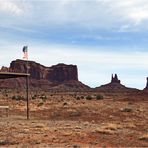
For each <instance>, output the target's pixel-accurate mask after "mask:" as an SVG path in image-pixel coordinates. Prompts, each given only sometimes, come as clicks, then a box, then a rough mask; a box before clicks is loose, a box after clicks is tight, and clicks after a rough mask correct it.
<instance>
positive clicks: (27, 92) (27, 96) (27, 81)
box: [26, 59, 29, 119]
mask: <svg viewBox="0 0 148 148" xmlns="http://www.w3.org/2000/svg"><path fill="white" fill-rule="evenodd" d="M26 62H27V63H26V68H27V69H26V73H27V76H26V100H27V119H29V75H28V59H27V61H26Z"/></svg>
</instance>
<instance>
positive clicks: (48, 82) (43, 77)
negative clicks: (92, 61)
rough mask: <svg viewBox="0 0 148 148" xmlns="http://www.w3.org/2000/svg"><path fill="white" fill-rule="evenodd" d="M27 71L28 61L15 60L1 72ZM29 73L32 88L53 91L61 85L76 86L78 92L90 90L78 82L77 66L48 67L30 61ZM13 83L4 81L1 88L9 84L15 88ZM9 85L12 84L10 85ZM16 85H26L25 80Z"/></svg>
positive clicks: (18, 80)
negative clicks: (52, 89)
mask: <svg viewBox="0 0 148 148" xmlns="http://www.w3.org/2000/svg"><path fill="white" fill-rule="evenodd" d="M26 69H27V67H26V61H24V60H15V61H12V62H11V63H10V67H9V68H6V67H3V68H2V69H1V71H9V72H21V73H26ZM28 72H29V73H30V87H31V88H37V89H38V88H40V89H43V90H51V88H52V87H53V88H54V89H55V87H56V88H58V86H59V85H61V86H63V85H66V86H68V87H69V88H74V87H75V86H76V87H77V90H79V88H81V89H83V88H84V89H87V88H89V87H88V86H86V85H84V84H82V83H81V82H79V81H78V70H77V66H76V65H66V64H57V65H54V66H51V67H46V66H43V65H41V64H39V63H36V62H34V61H28ZM11 81H12V80H3V81H2V82H3V83H2V82H1V83H0V87H2V86H3V87H4V86H5V84H8V85H7V87H9V86H12V87H13V86H14V81H12V82H11ZM6 82H7V83H6ZM9 83H11V84H10V85H9ZM12 83H13V84H12ZM15 83H17V86H20V87H21V86H22V85H21V84H25V79H24V78H17V79H15ZM69 84H70V85H69ZM60 88H61V87H60Z"/></svg>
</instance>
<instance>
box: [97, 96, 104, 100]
mask: <svg viewBox="0 0 148 148" xmlns="http://www.w3.org/2000/svg"><path fill="white" fill-rule="evenodd" d="M96 99H97V100H102V99H104V98H103V96H102V95H97V96H96Z"/></svg>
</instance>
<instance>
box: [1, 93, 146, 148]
mask: <svg viewBox="0 0 148 148" xmlns="http://www.w3.org/2000/svg"><path fill="white" fill-rule="evenodd" d="M13 95H15V96H20V95H22V94H18V92H16V93H13V94H12V92H10V93H9V92H7V95H5V93H3V92H2V91H1V96H0V104H1V105H8V106H9V111H8V116H7V114H6V110H4V109H0V147H12V148H16V147H22V148H28V147H34V148H40V147H70V148H81V147H82V148H83V147H86V148H89V147H90V148H93V147H94V148H95V147H96V148H97V147H102V148H105V147H148V99H147V97H148V92H143V91H138V92H132V93H130V92H117V93H111V92H110V93H109V92H63V93H62V92H61V93H60V92H55V93H52V92H35V93H32V94H30V95H29V98H30V101H29V109H30V112H29V113H30V114H29V117H30V118H29V120H27V119H26V100H25V99H24V100H23V99H16V98H14V97H13ZM98 96H99V97H98ZM100 96H101V97H100ZM102 96H103V97H102ZM24 98H25V96H24Z"/></svg>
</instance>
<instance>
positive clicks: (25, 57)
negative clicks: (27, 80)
mask: <svg viewBox="0 0 148 148" xmlns="http://www.w3.org/2000/svg"><path fill="white" fill-rule="evenodd" d="M23 53H24V56H23V59H26V60H28V46H24V47H23Z"/></svg>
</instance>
